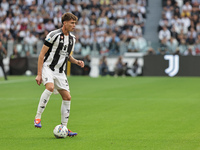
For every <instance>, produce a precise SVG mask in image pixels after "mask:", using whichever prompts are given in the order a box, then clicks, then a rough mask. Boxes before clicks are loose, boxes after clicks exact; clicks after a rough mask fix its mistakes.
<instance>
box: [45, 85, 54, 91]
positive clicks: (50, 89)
mask: <svg viewBox="0 0 200 150" xmlns="http://www.w3.org/2000/svg"><path fill="white" fill-rule="evenodd" d="M46 89H47V90H49V91H50V92H53V90H54V86H48V87H46Z"/></svg>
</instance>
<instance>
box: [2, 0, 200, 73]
mask: <svg viewBox="0 0 200 150" xmlns="http://www.w3.org/2000/svg"><path fill="white" fill-rule="evenodd" d="M199 5H200V0H56V1H54V0H9V1H7V0H0V41H2V43H3V46H4V47H5V48H6V50H7V55H4V60H3V62H4V65H5V70H6V73H7V74H8V75H23V74H25V73H26V71H27V70H30V71H31V74H33V75H35V74H36V73H37V57H38V55H39V53H40V50H41V47H42V45H43V42H44V38H45V36H46V35H47V33H48V32H49V31H51V30H54V29H57V28H60V27H61V26H62V24H61V16H62V14H63V13H64V12H72V13H74V14H75V15H77V16H78V18H79V20H78V22H77V26H76V31H75V32H74V33H73V34H75V36H76V45H75V50H74V56H75V57H76V58H79V59H83V60H85V63H86V65H87V66H86V67H87V68H84V69H80V68H78V67H76V66H73V67H72V70H71V74H72V75H90V76H93V77H98V76H99V74H100V73H101V71H100V70H99V63H100V61H101V59H102V57H103V56H105V57H106V59H107V65H108V66H107V67H108V71H109V72H108V74H110V75H115V74H116V72H115V64H116V61H117V59H118V57H119V56H122V59H123V62H124V67H125V75H129V76H138V75H144V76H145V75H147V76H168V75H169V73H167V72H166V69H167V68H168V67H170V66H169V65H170V63H171V62H170V60H169V59H167V58H164V56H165V55H175V54H176V55H179V59H178V60H179V61H178V65H179V68H178V72H177V73H176V74H175V75H177V76H199V75H200V71H199V69H198V68H199V67H198V68H195V67H196V66H199V65H200V61H199V57H198V56H199V54H200V19H199V17H200V15H199V14H200V13H199V11H200V6H199ZM187 56H190V57H187ZM191 56H196V57H191ZM172 59H174V58H173V57H172ZM136 60H137V61H136ZM134 62H135V63H136V66H135V65H133V64H134ZM173 63H174V62H173ZM173 63H172V64H173ZM157 65H158V66H157ZM182 68H183V70H182ZM184 68H185V69H184ZM191 68H194V69H191ZM128 70H129V71H128ZM172 70H173V69H172ZM175 70H176V69H175ZM130 71H131V72H130ZM29 73H30V72H29ZM133 73H134V74H133ZM101 75H102V74H101ZM103 75H104V74H103ZM175 75H174V76H175ZM0 76H3V73H2V71H1V70H0Z"/></svg>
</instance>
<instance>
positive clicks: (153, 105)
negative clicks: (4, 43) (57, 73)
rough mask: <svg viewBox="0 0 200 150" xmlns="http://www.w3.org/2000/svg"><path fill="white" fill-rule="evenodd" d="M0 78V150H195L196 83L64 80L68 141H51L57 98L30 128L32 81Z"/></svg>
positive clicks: (35, 91) (199, 108) (35, 95)
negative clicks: (67, 94) (72, 133)
mask: <svg viewBox="0 0 200 150" xmlns="http://www.w3.org/2000/svg"><path fill="white" fill-rule="evenodd" d="M8 78H9V80H8V81H4V80H3V78H0V91H1V92H0V114H1V117H0V121H1V123H0V133H1V137H0V149H1V150H8V149H15V150H23V149H24V150H27V149H48V150H49V149H52V150H54V149H73V150H88V149H89V150H101V149H102V150H111V149H114V150H191V149H192V150H198V149H200V142H199V141H200V96H199V95H200V94H199V85H200V78H198V77H194V78H192V77H179V78H178V77H174V78H170V77H136V78H131V77H126V78H123V77H118V78H115V77H99V78H90V77H75V76H71V77H68V80H69V84H70V89H71V95H72V105H71V112H70V118H69V123H68V128H69V129H71V130H72V131H75V132H78V136H76V137H74V138H69V137H67V138H66V139H56V138H55V137H54V135H53V128H54V127H55V126H56V125H58V124H59V123H60V107H61V97H60V95H52V96H51V98H50V101H49V103H48V105H47V107H46V109H45V111H44V113H43V116H42V128H41V129H38V128H35V127H34V125H33V121H34V117H35V113H36V109H37V105H38V102H39V97H40V95H41V93H42V92H43V90H44V86H43V85H41V86H38V85H37V84H36V82H35V80H34V78H35V77H26V76H10V77H8Z"/></svg>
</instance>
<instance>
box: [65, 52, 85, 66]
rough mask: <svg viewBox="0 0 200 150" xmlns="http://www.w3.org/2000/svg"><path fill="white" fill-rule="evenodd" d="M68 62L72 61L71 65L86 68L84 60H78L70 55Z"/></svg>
mask: <svg viewBox="0 0 200 150" xmlns="http://www.w3.org/2000/svg"><path fill="white" fill-rule="evenodd" d="M68 61H70V62H71V63H74V64H77V65H78V66H80V67H81V68H83V67H84V61H82V60H77V59H75V58H74V57H73V56H72V55H69V59H68Z"/></svg>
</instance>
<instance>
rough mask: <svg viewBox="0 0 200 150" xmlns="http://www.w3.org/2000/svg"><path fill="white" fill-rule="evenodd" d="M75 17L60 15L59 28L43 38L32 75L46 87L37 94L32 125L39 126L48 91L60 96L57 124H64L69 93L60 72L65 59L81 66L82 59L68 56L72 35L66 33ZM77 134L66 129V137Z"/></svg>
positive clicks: (69, 99) (71, 47)
mask: <svg viewBox="0 0 200 150" xmlns="http://www.w3.org/2000/svg"><path fill="white" fill-rule="evenodd" d="M77 20H78V18H77V17H76V16H75V15H73V14H72V13H68V12H67V13H65V14H63V16H62V24H63V26H62V28H61V29H57V30H54V31H51V32H50V33H49V34H48V35H47V36H46V39H45V42H44V45H43V47H42V50H41V52H40V55H39V58H38V72H37V76H36V78H35V80H36V82H37V84H38V85H40V84H41V83H42V82H43V84H44V85H45V87H46V89H45V90H44V92H43V93H42V95H41V97H40V101H39V104H38V109H37V114H36V116H35V120H34V125H35V127H37V128H41V127H42V125H41V115H42V113H43V111H44V109H45V107H46V105H47V103H48V101H49V98H50V96H51V94H52V93H53V92H54V93H55V92H59V93H60V95H61V97H62V99H63V100H62V105H61V124H62V125H64V126H66V127H67V123H68V118H69V113H70V104H71V95H70V90H69V84H68V81H67V77H66V75H65V73H64V69H65V66H66V62H67V60H68V61H70V62H71V63H74V64H77V65H79V66H80V67H82V68H83V67H84V62H83V61H81V60H77V59H75V58H74V57H73V56H72V55H71V51H73V50H74V45H75V36H74V35H72V34H71V33H70V32H71V31H74V29H75V25H76V22H77ZM76 135H77V133H75V132H72V131H70V130H69V132H68V136H76Z"/></svg>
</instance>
